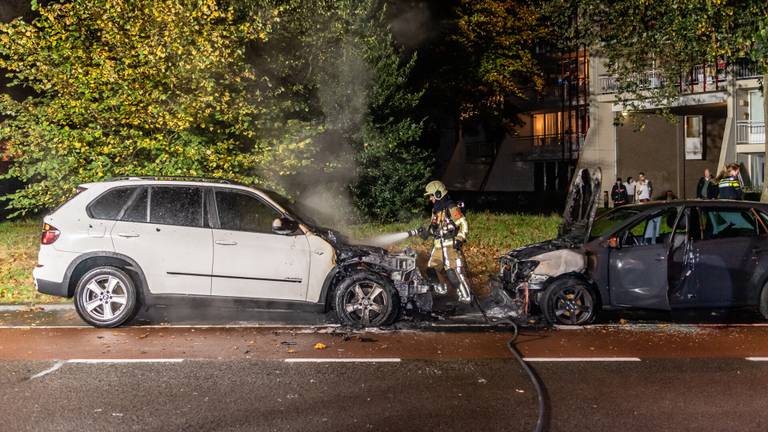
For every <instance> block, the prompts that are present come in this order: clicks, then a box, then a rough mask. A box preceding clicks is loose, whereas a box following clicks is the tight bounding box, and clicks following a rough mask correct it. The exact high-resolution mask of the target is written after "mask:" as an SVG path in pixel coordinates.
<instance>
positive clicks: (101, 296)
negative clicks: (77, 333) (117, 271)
mask: <svg viewBox="0 0 768 432" xmlns="http://www.w3.org/2000/svg"><path fill="white" fill-rule="evenodd" d="M80 301H81V302H82V304H83V309H84V312H85V313H87V314H88V315H89V316H90V317H91V318H93V319H94V320H96V321H105V322H108V321H112V320H113V319H115V317H117V316H120V315H121V314H122V313H123V312H124V311H125V308H126V306H127V303H128V291H127V289H126V287H125V285H123V283H122V282H121V281H120V279H118V278H116V277H115V276H112V275H107V274H102V275H96V276H94V277H92V278H91V279H90V280H89V281H88V282H87V283H86V284H85V289H83V290H81V291H80Z"/></svg>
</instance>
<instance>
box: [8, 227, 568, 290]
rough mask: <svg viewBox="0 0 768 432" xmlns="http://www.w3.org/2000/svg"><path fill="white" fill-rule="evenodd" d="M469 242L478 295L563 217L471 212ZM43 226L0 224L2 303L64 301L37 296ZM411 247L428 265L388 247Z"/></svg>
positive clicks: (426, 246) (364, 233)
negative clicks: (505, 263)
mask: <svg viewBox="0 0 768 432" xmlns="http://www.w3.org/2000/svg"><path fill="white" fill-rule="evenodd" d="M467 219H468V221H469V232H470V234H469V242H468V243H467V246H466V249H465V255H466V257H467V261H468V264H469V269H470V272H471V281H472V284H473V287H475V290H476V291H478V293H481V294H482V293H483V291H484V290H483V288H484V287H486V286H487V281H488V275H489V274H491V273H495V272H496V271H497V270H498V268H497V257H498V256H499V255H500V254H503V253H505V252H508V251H509V250H511V249H514V248H516V247H519V246H523V245H526V244H530V243H535V242H539V241H542V240H546V239H549V238H552V237H554V236H555V234H556V232H557V226H558V224H559V223H560V217H559V216H555V215H552V216H531V215H521V214H500V213H488V212H477V213H475V212H470V213H469V214H468V216H467ZM427 222H428V221H427V220H426V219H424V220H422V219H417V220H413V221H411V222H409V223H396V224H364V225H355V226H352V227H350V228H349V234H350V235H351V236H353V237H354V238H360V239H362V238H369V237H375V236H377V235H380V234H387V233H396V232H402V231H406V230H409V229H413V228H416V227H418V226H420V225H424V224H426V223H427ZM40 225H41V224H40V222H39V221H37V220H24V221H7V222H1V223H0V304H29V305H33V304H41V303H58V302H61V301H64V299H62V298H59V297H52V296H47V295H43V294H39V293H38V292H37V291H36V290H35V285H34V282H33V280H32V269H33V268H34V266H35V263H36V261H37V251H38V248H39V243H40ZM405 247H411V248H413V249H414V250H415V251H417V252H418V253H419V257H420V265H424V263H425V262H426V259H427V258H428V256H429V253H430V251H431V248H432V244H431V241H422V240H421V239H419V238H411V239H408V240H406V241H403V242H401V243H398V244H395V245H392V246H390V249H391V250H398V249H403V248H405Z"/></svg>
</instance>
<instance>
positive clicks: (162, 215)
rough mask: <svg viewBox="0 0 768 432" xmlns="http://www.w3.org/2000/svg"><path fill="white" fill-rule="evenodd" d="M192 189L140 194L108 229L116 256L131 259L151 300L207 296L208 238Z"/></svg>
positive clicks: (198, 196) (150, 189) (198, 194)
mask: <svg viewBox="0 0 768 432" xmlns="http://www.w3.org/2000/svg"><path fill="white" fill-rule="evenodd" d="M203 192H204V190H203V188H201V187H196V186H181V185H179V186H175V185H152V186H147V187H144V188H142V192H141V193H140V194H139V195H137V196H136V197H135V199H134V200H133V202H132V203H131V205H130V206H129V207H128V208H127V209H126V210H125V211H124V214H123V215H121V217H120V220H119V221H118V222H117V223H116V224H115V226H114V227H113V228H112V232H111V237H112V241H113V243H114V245H115V250H116V251H117V252H118V253H122V254H124V255H127V256H129V257H130V258H132V259H134V260H135V261H136V262H137V263H138V265H139V266H140V267H141V270H142V271H143V272H144V275H145V276H146V278H147V282H148V284H149V290H150V291H151V292H152V293H153V294H187V295H210V294H211V266H212V262H213V245H212V244H211V242H212V237H213V233H212V231H211V229H210V228H209V227H208V226H207V217H205V216H204V213H205V212H204V205H203V202H204V198H203V196H204V193H203Z"/></svg>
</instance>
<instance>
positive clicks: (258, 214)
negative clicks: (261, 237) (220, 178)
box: [216, 189, 280, 234]
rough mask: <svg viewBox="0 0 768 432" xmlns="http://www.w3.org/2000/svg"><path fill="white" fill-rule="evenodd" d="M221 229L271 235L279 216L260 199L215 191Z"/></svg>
mask: <svg viewBox="0 0 768 432" xmlns="http://www.w3.org/2000/svg"><path fill="white" fill-rule="evenodd" d="M216 207H217V208H218V212H219V224H220V226H221V229H225V230H231V231H247V232H255V233H269V234H272V222H273V221H274V220H275V219H276V218H279V217H280V214H279V213H278V212H277V211H275V210H274V209H273V208H272V207H270V206H268V205H267V204H266V203H264V202H263V201H261V200H260V199H258V198H256V197H254V196H252V195H249V194H246V193H243V192H239V191H234V190H221V189H217V190H216Z"/></svg>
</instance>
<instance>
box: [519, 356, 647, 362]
mask: <svg viewBox="0 0 768 432" xmlns="http://www.w3.org/2000/svg"><path fill="white" fill-rule="evenodd" d="M523 360H525V361H527V362H639V361H642V360H641V359H640V358H639V357H525V358H523Z"/></svg>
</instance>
